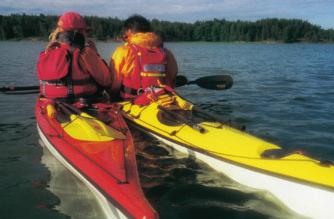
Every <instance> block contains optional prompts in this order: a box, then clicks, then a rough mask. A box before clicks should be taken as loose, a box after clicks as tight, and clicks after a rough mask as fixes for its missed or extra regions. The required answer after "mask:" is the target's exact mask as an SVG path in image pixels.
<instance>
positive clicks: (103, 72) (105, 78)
mask: <svg viewBox="0 0 334 219" xmlns="http://www.w3.org/2000/svg"><path fill="white" fill-rule="evenodd" d="M79 61H80V64H81V65H83V66H85V69H86V70H87V71H88V72H89V74H90V75H91V76H92V77H93V78H94V80H95V81H96V82H97V83H98V84H99V85H100V86H102V87H110V86H111V75H110V71H109V68H108V65H107V64H106V62H105V61H104V60H103V59H102V58H101V57H100V56H99V55H98V53H97V51H96V47H95V45H94V44H91V45H89V46H86V47H85V48H84V49H83V50H82V51H81V54H80V59H79Z"/></svg>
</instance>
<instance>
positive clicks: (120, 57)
mask: <svg viewBox="0 0 334 219" xmlns="http://www.w3.org/2000/svg"><path fill="white" fill-rule="evenodd" d="M133 67H134V56H133V55H132V53H131V50H130V49H129V48H128V47H126V46H120V47H118V48H117V49H116V50H115V52H114V53H113V54H112V56H111V59H110V63H109V69H110V72H111V74H112V85H111V93H114V94H118V93H119V92H120V88H121V85H122V81H123V78H124V76H126V75H128V74H130V73H131V72H132V70H133Z"/></svg>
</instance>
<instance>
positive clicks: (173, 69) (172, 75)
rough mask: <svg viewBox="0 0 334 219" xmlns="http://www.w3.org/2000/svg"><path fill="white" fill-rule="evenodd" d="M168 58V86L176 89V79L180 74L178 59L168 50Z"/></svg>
mask: <svg viewBox="0 0 334 219" xmlns="http://www.w3.org/2000/svg"><path fill="white" fill-rule="evenodd" d="M166 57H167V69H166V72H167V76H166V77H167V81H166V83H167V85H168V86H170V87H175V79H176V76H177V73H178V67H177V62H176V59H175V57H174V55H173V53H172V52H171V51H169V50H168V49H166Z"/></svg>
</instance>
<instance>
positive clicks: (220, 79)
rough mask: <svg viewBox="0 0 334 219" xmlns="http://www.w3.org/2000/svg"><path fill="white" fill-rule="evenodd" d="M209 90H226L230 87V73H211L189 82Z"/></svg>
mask: <svg viewBox="0 0 334 219" xmlns="http://www.w3.org/2000/svg"><path fill="white" fill-rule="evenodd" d="M190 83H194V84H197V85H198V86H200V87H202V88H205V89H210V90H226V89H229V88H231V87H232V85H233V79H232V77H231V76H230V75H212V76H206V77H202V78H198V79H197V80H195V81H193V82H190Z"/></svg>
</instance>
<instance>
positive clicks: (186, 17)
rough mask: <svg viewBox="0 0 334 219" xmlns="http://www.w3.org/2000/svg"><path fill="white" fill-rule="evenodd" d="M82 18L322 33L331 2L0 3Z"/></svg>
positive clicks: (7, 8)
mask: <svg viewBox="0 0 334 219" xmlns="http://www.w3.org/2000/svg"><path fill="white" fill-rule="evenodd" d="M66 11H77V12H79V13H81V14H83V15H95V16H101V17H118V18H121V19H124V18H127V17H128V16H130V15H132V14H141V15H143V16H145V17H147V18H149V19H152V18H157V19H159V20H168V21H181V22H194V21H197V20H210V19H213V18H218V19H223V18H224V19H227V20H247V21H255V20H259V19H262V18H297V19H303V20H307V21H309V22H310V23H312V24H315V25H319V26H321V27H323V28H325V29H328V28H334V0H174V1H171V0H169V1H168V0H117V1H115V0H1V1H0V14H2V15H7V14H12V13H19V14H21V13H26V14H40V13H43V14H48V15H60V14H61V13H63V12H66Z"/></svg>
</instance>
